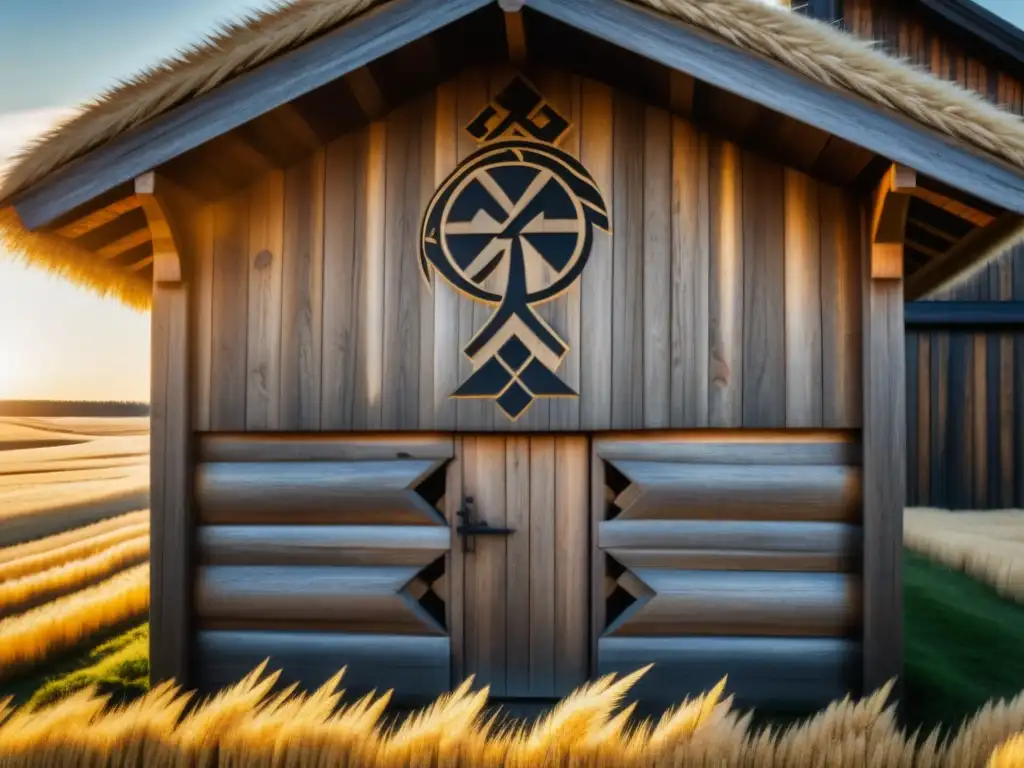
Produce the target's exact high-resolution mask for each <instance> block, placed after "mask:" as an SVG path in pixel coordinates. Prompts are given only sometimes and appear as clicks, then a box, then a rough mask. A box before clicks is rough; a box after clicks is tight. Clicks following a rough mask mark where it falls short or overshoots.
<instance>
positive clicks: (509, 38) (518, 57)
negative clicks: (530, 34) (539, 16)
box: [498, 0, 526, 66]
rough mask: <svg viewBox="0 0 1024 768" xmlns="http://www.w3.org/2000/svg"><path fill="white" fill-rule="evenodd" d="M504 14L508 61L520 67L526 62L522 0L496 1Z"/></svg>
mask: <svg viewBox="0 0 1024 768" xmlns="http://www.w3.org/2000/svg"><path fill="white" fill-rule="evenodd" d="M498 5H499V6H501V9H502V10H503V11H504V12H505V14H504V15H505V42H506V43H507V44H508V59H509V61H511V62H512V63H513V64H515V65H517V66H521V65H522V64H523V62H525V61H526V26H525V25H524V24H523V13H522V10H523V0H498Z"/></svg>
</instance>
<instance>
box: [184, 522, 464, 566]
mask: <svg viewBox="0 0 1024 768" xmlns="http://www.w3.org/2000/svg"><path fill="white" fill-rule="evenodd" d="M197 538H198V554H199V558H200V561H201V562H202V563H204V564H207V565H350V566H351V565H418V566H420V567H422V566H425V565H428V564H429V563H431V562H432V561H434V560H436V559H437V558H439V557H441V556H442V555H443V554H444V553H445V552H447V551H448V550H449V548H450V546H451V542H450V541H449V538H450V533H449V531H448V527H447V526H426V525H202V526H199V528H198V536H197Z"/></svg>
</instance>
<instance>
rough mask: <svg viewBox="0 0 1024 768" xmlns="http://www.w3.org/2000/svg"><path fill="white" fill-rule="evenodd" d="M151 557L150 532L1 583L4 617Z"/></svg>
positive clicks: (1, 614) (0, 606) (0, 607)
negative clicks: (91, 553)
mask: <svg viewBox="0 0 1024 768" xmlns="http://www.w3.org/2000/svg"><path fill="white" fill-rule="evenodd" d="M148 558H149V533H148V532H147V533H144V534H143V535H142V536H136V537H135V538H134V539H128V541H122V542H119V543H117V544H114V545H113V546H111V547H108V548H107V549H104V550H102V551H100V552H97V553H96V554H95V555H92V556H91V557H84V558H82V559H81V560H73V561H72V562H70V563H65V564H64V565H59V566H57V567H56V568H50V569H49V570H46V571H42V572H41V573H33V574H32V575H30V576H25V577H24V578H21V579H13V580H11V581H7V582H0V618H3V617H5V616H10V615H12V614H15V613H18V612H19V611H23V610H25V609H27V608H30V607H33V606H36V605H40V604H41V603H45V602H46V601H47V600H53V599H54V598H58V597H62V596H64V595H69V594H71V593H72V592H77V591H79V590H82V589H84V588H86V587H88V586H90V585H92V584H95V583H96V582H97V581H99V580H100V579H105V578H107V577H108V576H112V575H113V574H115V573H117V572H118V571H123V570H124V569H125V568H127V567H129V566H132V565H138V564H139V563H141V562H143V561H145V560H146V559H148Z"/></svg>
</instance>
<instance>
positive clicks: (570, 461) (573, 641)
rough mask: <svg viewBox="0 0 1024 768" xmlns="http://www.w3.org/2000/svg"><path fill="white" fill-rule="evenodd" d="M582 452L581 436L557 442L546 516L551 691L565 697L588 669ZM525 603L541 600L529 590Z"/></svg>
mask: <svg viewBox="0 0 1024 768" xmlns="http://www.w3.org/2000/svg"><path fill="white" fill-rule="evenodd" d="M587 448H588V445H587V439H586V438H585V437H563V438H560V439H558V440H557V442H556V445H555V504H554V507H553V508H551V509H550V510H548V512H547V514H548V515H550V516H551V517H552V518H553V520H554V522H555V535H554V537H553V540H552V543H553V544H554V565H555V573H554V576H555V585H554V586H555V593H554V607H555V627H554V640H555V643H554V662H555V664H554V666H555V669H554V692H555V695H556V696H559V697H563V696H568V695H569V694H570V693H571V692H572V691H574V690H575V689H576V688H578V687H579V686H581V685H583V684H584V683H585V682H586V681H587V679H588V672H589V667H590V663H589V659H588V652H589V646H590V627H589V623H588V618H589V613H590V612H589V610H588V606H587V601H586V595H587V591H588V579H589V577H590V567H589V558H590V554H591V549H590V530H589V529H590V526H589V514H588V512H589V509H588V504H587V502H588V498H587V495H588V488H587V479H588V478H587V464H588V461H589V452H588V450H587ZM531 514H532V513H531ZM534 519H535V517H534ZM531 536H532V531H531ZM541 594H544V593H541ZM530 599H531V602H537V601H538V600H540V599H542V598H540V596H539V595H535V594H534V593H532V591H531V596H530Z"/></svg>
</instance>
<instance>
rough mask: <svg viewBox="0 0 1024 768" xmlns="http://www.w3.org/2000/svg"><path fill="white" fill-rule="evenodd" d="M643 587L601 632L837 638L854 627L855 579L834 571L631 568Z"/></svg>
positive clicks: (857, 611) (857, 605) (857, 601)
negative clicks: (792, 571) (646, 590)
mask: <svg viewBox="0 0 1024 768" xmlns="http://www.w3.org/2000/svg"><path fill="white" fill-rule="evenodd" d="M630 574H631V575H633V576H635V577H636V578H637V579H638V580H639V581H640V582H641V583H642V584H643V585H644V586H645V587H646V588H647V589H648V590H649V592H648V594H646V595H644V596H642V597H640V599H638V600H637V602H635V603H634V604H633V605H631V606H630V607H629V608H627V609H626V611H624V612H623V613H622V615H621V616H619V617H618V618H617V619H616V620H615V621H613V622H612V624H611V625H610V626H609V627H608V629H607V630H605V635H606V636H608V637H614V636H633V637H644V636H657V635H754V636H781V637H801V636H807V637H843V636H847V635H850V634H853V633H855V632H856V631H857V630H858V629H859V623H860V611H861V592H860V577H859V576H853V575H849V574H840V573H786V572H773V573H769V572H762V571H680V570H671V569H667V568H634V569H632V570H631V571H630Z"/></svg>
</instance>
